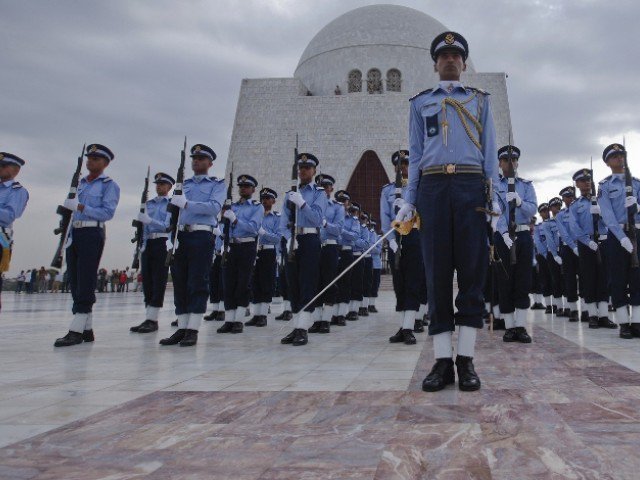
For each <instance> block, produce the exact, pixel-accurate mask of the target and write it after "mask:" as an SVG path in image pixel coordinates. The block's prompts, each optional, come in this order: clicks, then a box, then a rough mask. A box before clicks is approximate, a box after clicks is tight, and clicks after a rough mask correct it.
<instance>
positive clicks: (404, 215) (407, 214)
mask: <svg viewBox="0 0 640 480" xmlns="http://www.w3.org/2000/svg"><path fill="white" fill-rule="evenodd" d="M415 211H416V207H414V206H413V205H411V204H410V203H408V202H404V203H403V204H402V206H401V207H400V210H398V214H397V215H396V220H397V221H399V222H406V221H408V220H411V219H412V218H413V214H414V213H415Z"/></svg>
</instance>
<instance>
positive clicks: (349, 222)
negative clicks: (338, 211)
mask: <svg viewBox="0 0 640 480" xmlns="http://www.w3.org/2000/svg"><path fill="white" fill-rule="evenodd" d="M358 238H360V222H359V221H358V219H357V218H356V217H353V216H351V215H345V217H344V222H343V225H342V232H341V233H340V245H342V246H343V247H353V246H354V245H355V243H356V240H357V239H358Z"/></svg>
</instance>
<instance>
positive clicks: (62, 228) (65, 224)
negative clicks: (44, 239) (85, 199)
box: [51, 143, 87, 270]
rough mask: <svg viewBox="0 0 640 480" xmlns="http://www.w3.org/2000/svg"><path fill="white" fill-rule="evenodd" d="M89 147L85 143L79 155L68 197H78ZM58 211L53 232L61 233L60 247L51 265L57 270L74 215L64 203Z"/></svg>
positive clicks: (59, 206)
mask: <svg viewBox="0 0 640 480" xmlns="http://www.w3.org/2000/svg"><path fill="white" fill-rule="evenodd" d="M86 148H87V144H86V143H85V144H84V145H83V146H82V152H80V156H79V157H78V164H77V165H76V171H75V172H74V173H73V176H72V177H71V186H70V187H69V193H68V194H67V198H68V199H74V198H76V195H77V193H78V183H79V182H80V171H81V170H82V157H83V156H84V151H85V149H86ZM56 213H57V214H58V215H60V223H59V224H58V228H56V229H55V230H54V231H53V233H54V234H55V235H60V241H59V242H58V247H57V248H56V253H54V254H53V260H51V267H52V268H55V269H57V270H60V269H61V268H62V257H63V255H64V253H63V251H64V246H65V244H66V243H67V239H68V238H69V234H70V233H71V217H72V216H73V212H72V211H71V210H69V209H68V208H65V207H63V206H62V205H58V208H57V209H56Z"/></svg>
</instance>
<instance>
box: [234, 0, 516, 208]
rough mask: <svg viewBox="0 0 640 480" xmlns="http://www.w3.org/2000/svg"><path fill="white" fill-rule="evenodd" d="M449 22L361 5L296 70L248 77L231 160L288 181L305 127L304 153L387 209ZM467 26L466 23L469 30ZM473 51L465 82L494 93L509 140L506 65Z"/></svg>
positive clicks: (356, 194)
mask: <svg viewBox="0 0 640 480" xmlns="http://www.w3.org/2000/svg"><path fill="white" fill-rule="evenodd" d="M446 30H449V29H448V28H447V27H446V26H445V25H443V24H441V23H440V22H438V21H437V20H435V19H434V18H432V17H430V16H429V15H427V14H425V13H423V12H420V11H418V10H414V9H412V8H407V7H402V6H397V5H372V6H367V7H362V8H357V9H355V10H352V11H350V12H347V13H345V14H344V15H342V16H340V17H338V18H336V19H335V20H333V21H332V22H331V23H329V24H328V25H327V26H325V27H324V28H323V29H322V30H320V31H319V32H318V33H317V34H316V36H315V37H314V38H313V39H312V40H311V42H310V43H309V45H307V48H306V49H305V50H304V52H303V53H302V56H301V57H300V61H299V62H298V66H297V68H296V70H295V72H294V74H293V77H292V78H261V79H244V80H242V86H241V89H240V98H239V99H238V107H237V111H236V118H235V123H234V127H233V136H232V138H231V146H230V149H229V157H228V162H227V172H226V173H227V178H228V174H229V169H230V168H231V164H232V163H233V165H234V173H235V174H236V175H237V174H241V173H249V174H252V175H255V176H256V178H257V179H258V181H259V182H260V184H261V185H263V186H265V187H267V186H268V187H271V188H274V189H275V190H276V191H278V192H279V193H280V197H279V200H282V195H281V193H283V192H285V191H286V190H288V188H289V185H290V177H291V165H292V162H293V149H294V146H295V139H296V134H298V137H299V150H300V152H310V153H313V154H314V155H316V156H317V157H318V159H319V160H320V166H319V169H318V171H319V173H327V174H329V175H332V176H333V177H335V178H336V181H337V183H336V189H341V188H346V189H348V190H349V192H350V193H351V194H352V196H353V198H354V199H355V200H356V201H359V202H360V203H362V204H363V206H364V208H365V210H368V211H369V212H371V213H372V214H373V215H374V218H376V220H377V219H378V218H379V206H378V203H379V198H380V188H381V187H382V185H384V184H385V183H388V182H389V181H390V179H393V166H392V164H391V155H392V154H393V152H394V151H396V150H398V148H407V144H408V119H409V102H408V100H409V98H410V97H412V96H413V95H415V94H416V93H418V92H420V91H422V90H425V89H427V88H431V87H433V86H434V85H435V84H436V83H437V81H438V78H437V75H436V73H435V72H434V70H433V60H432V59H431V55H430V54H429V48H430V46H431V41H432V40H433V38H434V37H436V35H438V34H439V33H442V32H443V31H446ZM460 33H462V34H463V35H464V31H460ZM467 40H468V41H469V44H470V51H471V56H470V58H469V59H468V61H467V71H466V72H465V73H464V75H463V78H462V82H463V83H464V84H465V85H468V86H473V87H478V88H481V89H483V90H486V91H487V92H489V93H490V94H491V102H492V107H493V115H494V121H495V124H496V129H497V132H498V139H497V141H498V145H503V144H506V143H507V141H508V128H509V124H510V115H509V102H508V98H507V88H506V82H505V74H504V73H500V72H498V73H479V72H477V71H476V69H475V67H474V64H473V61H472V60H471V57H472V56H473V45H474V42H477V41H479V40H478V39H473V38H467Z"/></svg>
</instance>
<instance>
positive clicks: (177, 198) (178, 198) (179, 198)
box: [171, 195, 187, 208]
mask: <svg viewBox="0 0 640 480" xmlns="http://www.w3.org/2000/svg"><path fill="white" fill-rule="evenodd" d="M171 205H175V206H176V207H178V208H184V207H186V206H187V197H185V196H184V195H174V196H173V197H171Z"/></svg>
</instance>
